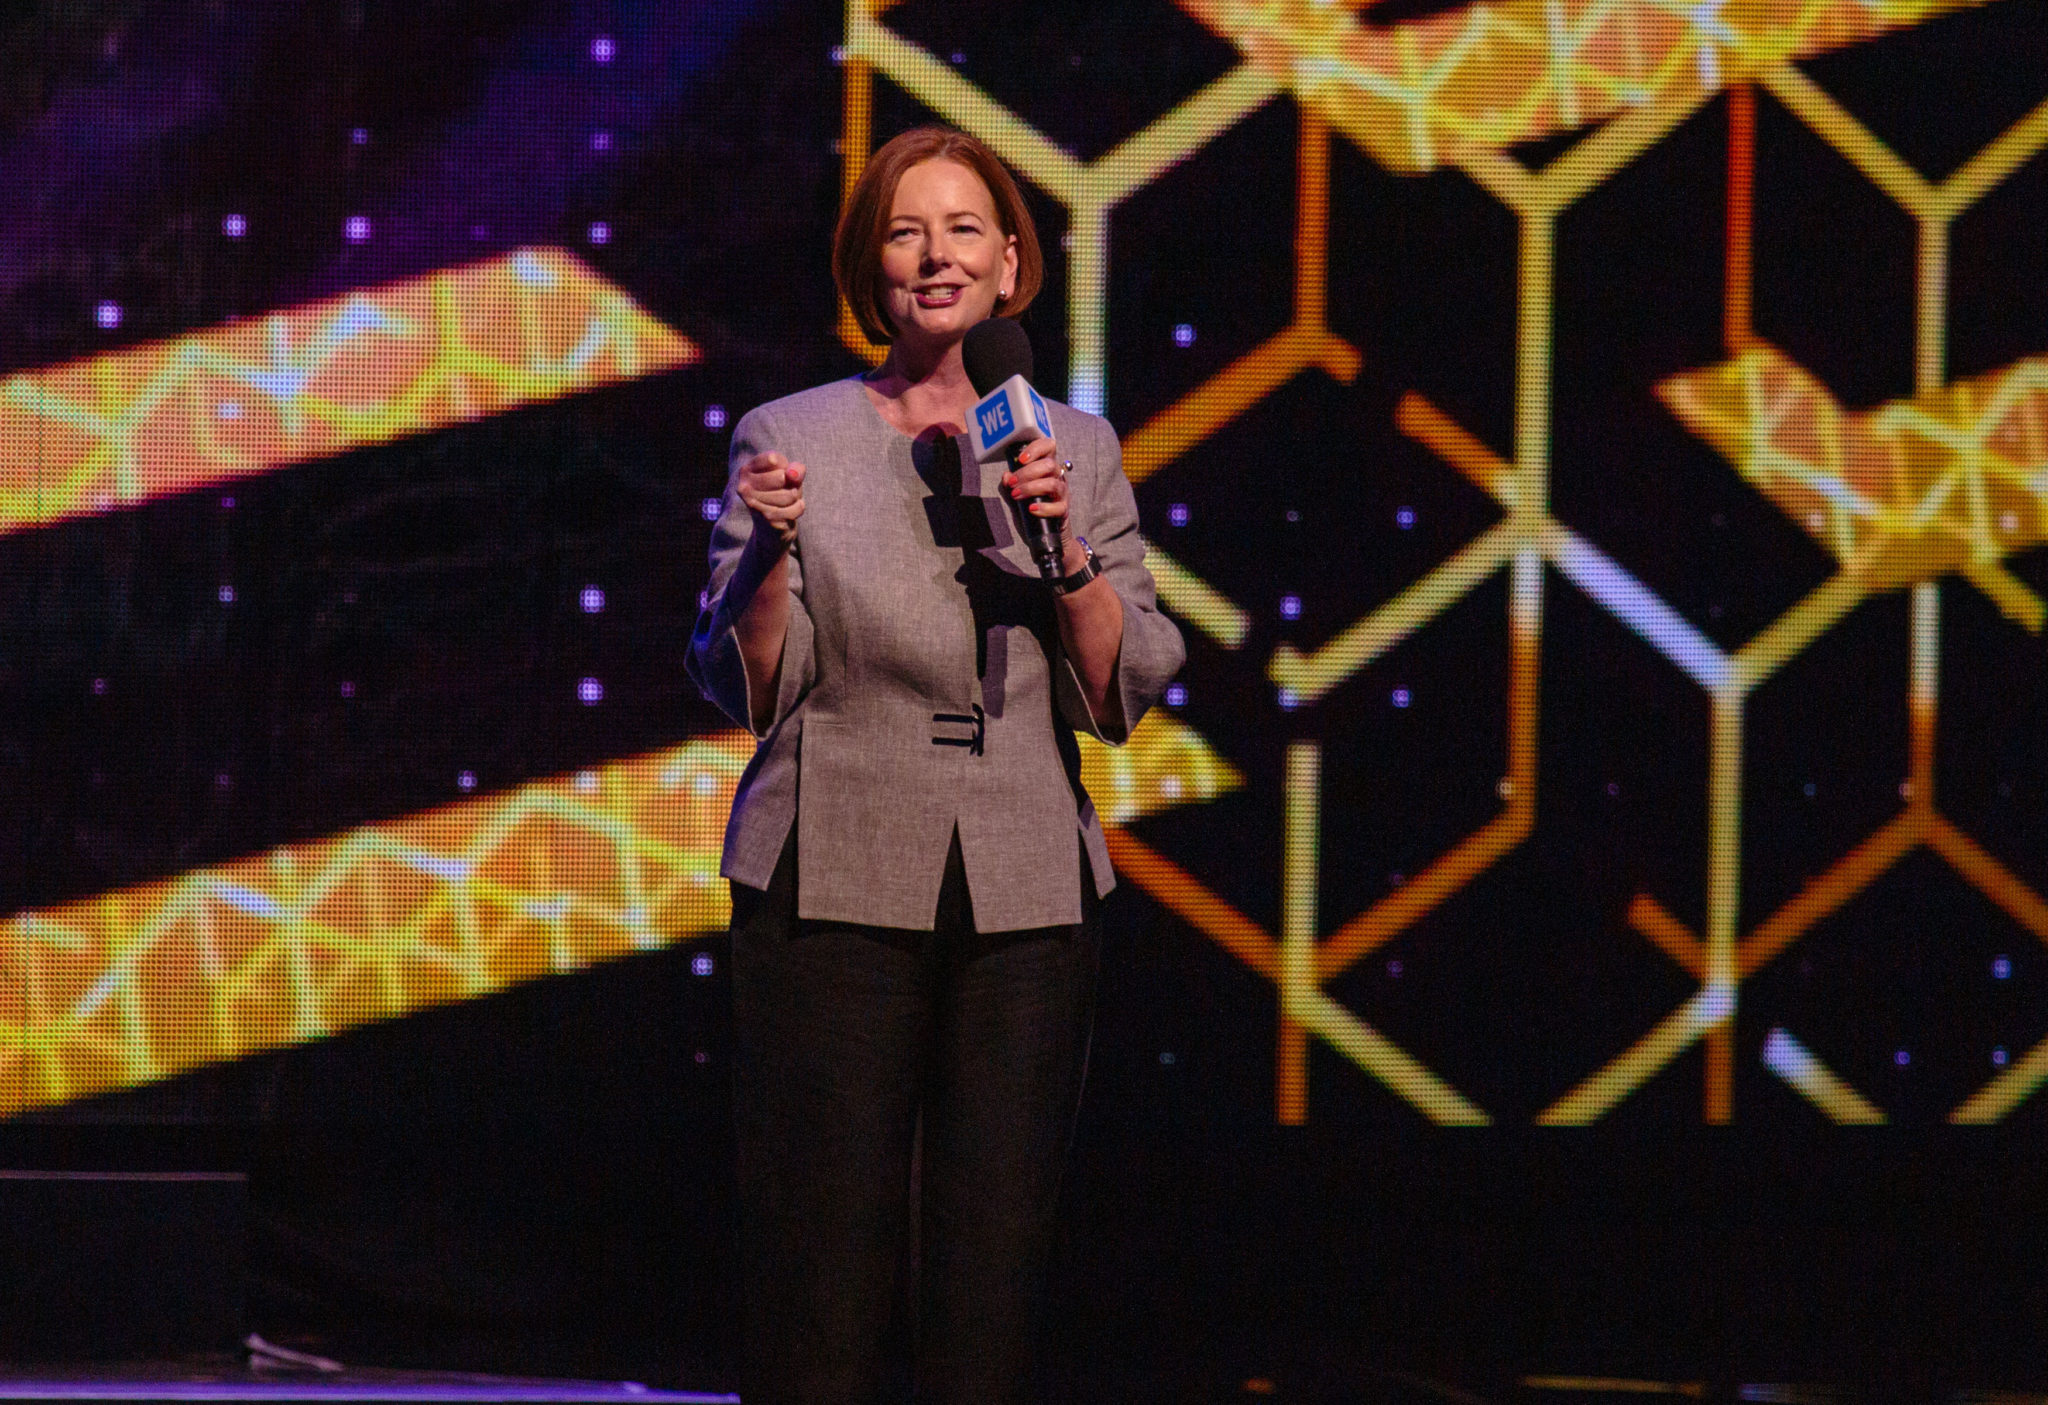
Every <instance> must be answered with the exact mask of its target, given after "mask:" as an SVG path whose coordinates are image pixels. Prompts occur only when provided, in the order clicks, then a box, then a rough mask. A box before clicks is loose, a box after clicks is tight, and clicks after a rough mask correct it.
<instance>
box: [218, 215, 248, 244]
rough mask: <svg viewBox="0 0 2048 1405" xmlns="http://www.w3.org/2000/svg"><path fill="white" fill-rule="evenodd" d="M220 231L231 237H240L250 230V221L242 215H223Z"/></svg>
mask: <svg viewBox="0 0 2048 1405" xmlns="http://www.w3.org/2000/svg"><path fill="white" fill-rule="evenodd" d="M220 232H221V233H222V234H225V235H226V236H227V237H228V238H230V239H240V238H241V237H242V236H243V235H244V234H247V233H248V232H249V221H248V220H247V218H245V217H244V216H242V215H223V216H221V221H220Z"/></svg>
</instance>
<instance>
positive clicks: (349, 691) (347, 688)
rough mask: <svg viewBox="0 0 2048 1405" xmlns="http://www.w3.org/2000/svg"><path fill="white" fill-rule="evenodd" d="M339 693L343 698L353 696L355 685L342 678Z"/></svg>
mask: <svg viewBox="0 0 2048 1405" xmlns="http://www.w3.org/2000/svg"><path fill="white" fill-rule="evenodd" d="M341 695H342V696H343V697H345V698H352V697H354V696H355V695H356V685H355V684H353V683H350V682H348V681H346V680H344V681H343V682H342V685H341Z"/></svg>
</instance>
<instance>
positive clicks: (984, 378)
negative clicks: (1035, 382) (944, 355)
mask: <svg viewBox="0 0 2048 1405" xmlns="http://www.w3.org/2000/svg"><path fill="white" fill-rule="evenodd" d="M960 359H961V361H962V362H963V363H964V364H965V365H966V367H967V379H968V380H970V381H972V382H973V383H974V393H975V394H976V395H978V396H980V397H981V400H980V403H978V404H977V405H976V406H975V407H974V430H973V432H974V456H975V458H976V459H977V460H979V461H980V462H982V463H993V462H994V461H995V460H997V459H1008V460H1009V461H1010V463H1011V465H1012V466H1014V465H1015V464H1016V462H1017V451H1018V450H1019V449H1021V448H1023V447H1024V446H1025V445H1026V444H1029V443H1030V442H1031V441H1032V440H1034V439H1039V438H1044V439H1050V438H1052V416H1051V415H1049V414H1047V413H1046V409H1045V402H1044V401H1043V400H1041V399H1039V398H1038V392H1037V391H1035V390H1033V389H1032V388H1031V338H1030V337H1029V336H1027V335H1026V334H1025V332H1024V329H1023V328H1022V327H1020V326H1018V325H1017V323H1016V322H1015V321H1014V320H1013V319H1011V318H1008V317H991V318H988V319H987V320H985V321H982V322H977V323H975V324H974V325H973V326H972V327H969V328H968V329H967V337H966V339H965V340H964V341H962V342H961V343H960ZM1030 501H1031V500H1030V499H1029V498H1024V499H1016V498H1012V499H1011V502H1010V505H1011V506H1012V507H1013V508H1014V509H1015V510H1016V513H1017V516H1018V518H1019V519H1020V520H1021V522H1022V524H1023V525H1022V531H1023V535H1024V541H1025V544H1026V545H1028V546H1029V547H1030V548H1031V559H1032V560H1033V561H1035V562H1036V563H1037V565H1038V574H1039V578H1040V579H1042V580H1047V581H1056V580H1058V579H1060V577H1062V576H1064V575H1065V574H1066V567H1065V565H1064V564H1063V562H1062V560H1061V558H1062V556H1063V554H1064V551H1065V545H1064V543H1063V541H1062V539H1061V538H1062V533H1061V530H1060V520H1059V519H1058V518H1056V517H1040V516H1039V515H1038V514H1037V513H1035V512H1032V511H1031V510H1030V509H1029V507H1028V504H1029V502H1030Z"/></svg>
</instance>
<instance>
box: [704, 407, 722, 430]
mask: <svg viewBox="0 0 2048 1405" xmlns="http://www.w3.org/2000/svg"><path fill="white" fill-rule="evenodd" d="M704 427H705V428H706V429H724V428H725V406H723V405H706V406H705V407H704Z"/></svg>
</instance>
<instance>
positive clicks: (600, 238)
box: [589, 220, 612, 244]
mask: <svg viewBox="0 0 2048 1405" xmlns="http://www.w3.org/2000/svg"><path fill="white" fill-rule="evenodd" d="M589 234H590V242H591V243H593V244H609V243H611V242H612V227H611V226H610V225H608V224H606V223H605V222H604V221H603V220H593V221H592V222H591V225H590V230H589Z"/></svg>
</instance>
